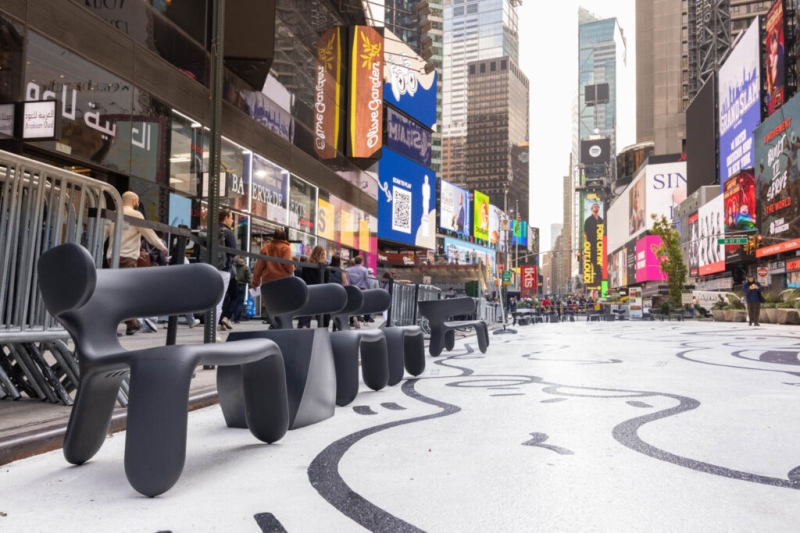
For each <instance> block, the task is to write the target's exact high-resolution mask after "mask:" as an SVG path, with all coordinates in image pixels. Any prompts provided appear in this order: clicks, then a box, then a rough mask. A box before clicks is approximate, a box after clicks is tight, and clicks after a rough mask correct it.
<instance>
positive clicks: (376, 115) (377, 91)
mask: <svg viewBox="0 0 800 533" xmlns="http://www.w3.org/2000/svg"><path fill="white" fill-rule="evenodd" d="M351 36H352V40H351V47H350V50H351V56H350V57H351V61H350V111H349V113H350V141H349V143H348V147H347V155H348V156H350V157H357V158H371V157H374V156H376V155H377V154H378V153H379V151H380V149H381V147H382V144H383V61H384V59H383V35H381V34H380V33H378V30H377V29H375V28H372V27H369V26H353V27H352V30H351Z"/></svg>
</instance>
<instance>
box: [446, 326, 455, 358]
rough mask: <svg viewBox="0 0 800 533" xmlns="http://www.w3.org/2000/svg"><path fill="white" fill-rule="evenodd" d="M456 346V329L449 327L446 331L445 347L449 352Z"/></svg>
mask: <svg viewBox="0 0 800 533" xmlns="http://www.w3.org/2000/svg"><path fill="white" fill-rule="evenodd" d="M455 346H456V330H454V329H448V330H447V331H445V332H444V348H445V350H447V351H448V352H452V351H453V348H455Z"/></svg>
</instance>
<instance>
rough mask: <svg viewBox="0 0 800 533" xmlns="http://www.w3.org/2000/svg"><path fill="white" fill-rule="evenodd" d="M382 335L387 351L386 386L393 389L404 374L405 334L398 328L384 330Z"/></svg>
mask: <svg viewBox="0 0 800 533" xmlns="http://www.w3.org/2000/svg"><path fill="white" fill-rule="evenodd" d="M383 334H384V335H385V336H386V348H387V349H388V350H389V352H388V354H389V382H388V385H389V386H390V387H394V386H395V385H397V384H398V383H400V382H401V381H402V380H403V374H404V373H405V368H404V357H405V356H406V350H405V339H406V332H405V331H403V330H402V329H398V328H384V329H383ZM423 349H424V348H423Z"/></svg>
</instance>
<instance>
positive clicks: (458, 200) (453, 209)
mask: <svg viewBox="0 0 800 533" xmlns="http://www.w3.org/2000/svg"><path fill="white" fill-rule="evenodd" d="M439 212H440V213H441V215H440V220H439V226H440V227H441V228H442V229H444V230H448V231H452V232H455V233H458V234H459V235H463V236H464V237H469V236H470V225H471V224H470V218H469V212H470V211H469V193H468V192H467V191H465V190H464V189H462V188H461V187H456V186H455V185H453V184H452V183H448V182H446V181H444V180H441V190H440V193H439Z"/></svg>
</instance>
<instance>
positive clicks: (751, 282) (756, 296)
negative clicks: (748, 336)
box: [742, 276, 763, 326]
mask: <svg viewBox="0 0 800 533" xmlns="http://www.w3.org/2000/svg"><path fill="white" fill-rule="evenodd" d="M742 290H744V296H745V301H746V302H747V319H748V320H749V325H750V326H752V325H754V324H755V325H756V326H760V325H761V324H759V323H758V315H760V314H761V299H762V298H763V296H762V295H761V291H762V287H761V284H760V283H759V282H757V281H756V279H755V278H754V277H753V276H747V280H746V281H745V282H744V285H743V287H742Z"/></svg>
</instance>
